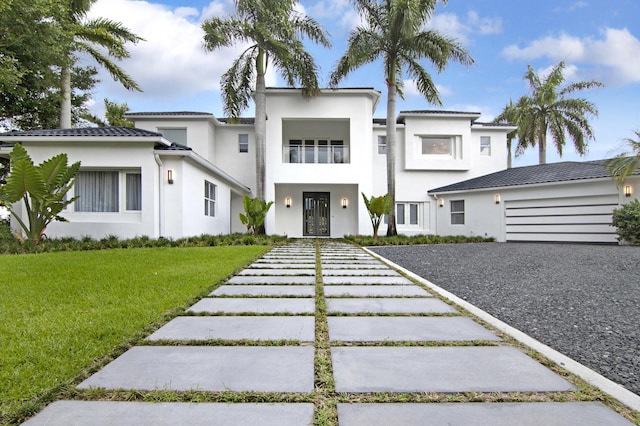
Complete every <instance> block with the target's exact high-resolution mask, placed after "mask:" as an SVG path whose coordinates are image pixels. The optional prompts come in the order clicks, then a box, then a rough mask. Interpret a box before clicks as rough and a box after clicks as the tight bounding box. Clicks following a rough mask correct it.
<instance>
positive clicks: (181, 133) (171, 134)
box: [158, 127, 187, 146]
mask: <svg viewBox="0 0 640 426" xmlns="http://www.w3.org/2000/svg"><path fill="white" fill-rule="evenodd" d="M158 133H161V134H162V136H163V137H164V138H165V139H166V140H168V141H170V142H174V143H177V144H180V145H185V146H186V145H187V129H186V128H184V127H183V128H175V129H170V128H161V127H159V128H158Z"/></svg>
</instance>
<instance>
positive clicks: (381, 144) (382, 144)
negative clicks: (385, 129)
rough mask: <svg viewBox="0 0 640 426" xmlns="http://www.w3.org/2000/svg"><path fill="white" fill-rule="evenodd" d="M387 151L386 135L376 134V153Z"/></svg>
mask: <svg viewBox="0 0 640 426" xmlns="http://www.w3.org/2000/svg"><path fill="white" fill-rule="evenodd" d="M386 153H387V136H386V135H385V136H378V154H386Z"/></svg>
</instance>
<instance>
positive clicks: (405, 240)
mask: <svg viewBox="0 0 640 426" xmlns="http://www.w3.org/2000/svg"><path fill="white" fill-rule="evenodd" d="M344 238H345V240H347V241H350V242H352V243H355V244H358V245H361V246H403V245H416V244H454V243H489V242H494V241H495V238H484V237H465V236H463V235H425V234H421V235H412V236H406V235H395V236H393V237H378V238H374V237H373V236H370V235H349V236H345V237H344Z"/></svg>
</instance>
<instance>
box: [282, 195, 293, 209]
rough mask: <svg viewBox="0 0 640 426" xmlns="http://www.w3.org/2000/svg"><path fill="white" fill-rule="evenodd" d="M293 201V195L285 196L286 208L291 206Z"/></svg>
mask: <svg viewBox="0 0 640 426" xmlns="http://www.w3.org/2000/svg"><path fill="white" fill-rule="evenodd" d="M292 201H293V200H292V199H291V197H287V198H285V199H284V205H285V207H286V208H290V207H291V203H292Z"/></svg>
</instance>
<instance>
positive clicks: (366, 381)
mask: <svg viewBox="0 0 640 426" xmlns="http://www.w3.org/2000/svg"><path fill="white" fill-rule="evenodd" d="M318 254H319V264H318V265H316V258H317V255H318ZM316 267H317V268H318V269H316ZM317 270H318V271H322V273H321V274H320V275H319V276H317V274H316V271H317ZM193 314H198V315H195V316H194V315H193ZM327 331H328V332H327ZM147 342H148V345H144V344H142V345H140V346H136V347H134V348H131V349H130V350H129V351H127V352H125V353H124V354H123V355H121V356H120V357H119V358H117V359H116V360H114V361H113V362H111V363H110V364H108V365H107V366H105V367H104V368H103V369H102V370H100V371H98V372H97V373H95V374H94V375H93V376H91V377H89V378H88V379H87V380H85V381H84V382H82V383H81V384H79V385H78V388H79V389H81V390H83V389H92V388H104V389H106V390H107V392H108V391H116V390H118V389H125V390H133V391H137V392H141V393H144V392H153V391H173V392H177V395H179V394H180V393H182V392H185V391H190V392H193V391H196V392H203V393H204V394H206V395H210V396H211V397H212V398H213V399H215V400H220V401H244V402H233V403H211V402H199V403H184V402H179V401H180V399H179V398H176V402H161V403H148V402H116V401H58V402H54V403H53V404H51V405H49V406H48V407H47V408H45V409H44V410H43V411H42V412H41V413H39V414H38V415H36V416H35V417H33V418H32V419H30V420H29V421H28V422H27V424H30V425H40V424H42V425H44V424H47V425H69V424H83V425H84V424H93V425H111V424H114V425H115V424H118V425H127V424H130V425H136V426H139V425H158V424H189V425H198V424H215V425H236V424H247V425H249V424H251V425H253V424H261V425H309V424H314V423H315V424H328V425H335V424H339V425H343V426H355V425H422V424H425V423H427V422H429V423H430V424H454V425H486V424H492V425H511V424H530V425H534V424H535V425H537V424H545V425H554V424H556V425H572V424H575V425H578V424H579V425H590V424H594V425H595V424H607V425H630V424H631V422H629V421H628V420H626V419H625V418H624V417H622V416H620V415H619V414H617V413H616V412H614V411H613V410H611V409H609V408H608V407H606V406H605V405H603V404H601V403H599V402H593V401H586V402H553V400H554V398H556V400H571V399H573V396H574V391H575V390H576V386H575V385H574V384H572V383H570V382H569V381H567V380H566V379H564V378H562V377H561V376H559V375H558V374H556V373H554V372H553V371H552V370H550V369H548V368H547V367H545V366H543V365H542V364H540V363H539V362H537V361H536V360H534V359H533V358H531V357H529V356H528V355H527V354H525V353H524V352H523V351H522V350H520V349H518V348H516V347H514V346H513V345H511V344H509V343H506V342H504V341H503V340H502V339H501V338H500V337H499V336H497V335H496V334H495V333H493V332H492V331H491V330H488V329H487V328H485V327H483V326H481V325H480V324H479V323H477V322H476V321H474V320H473V319H472V318H470V317H468V316H465V315H464V314H462V313H461V311H460V310H459V309H458V308H457V307H455V306H452V305H449V304H447V303H445V302H444V301H442V300H440V299H438V298H436V297H434V295H433V294H431V293H430V292H428V291H426V290H425V289H424V288H422V287H420V286H418V285H417V284H415V283H414V282H413V281H411V280H409V279H407V278H406V277H404V276H403V275H401V274H399V273H398V272H397V271H395V270H393V269H391V268H389V267H388V266H386V265H385V264H384V263H382V262H380V261H379V260H377V259H375V258H373V257H372V256H370V255H369V254H367V253H366V252H364V251H363V250H361V249H359V248H357V247H353V246H350V245H347V244H342V243H335V242H331V241H322V242H320V250H319V253H316V242H315V241H312V240H302V241H296V242H293V243H290V244H288V245H286V246H283V247H277V248H274V249H273V250H271V251H270V252H269V253H267V254H265V255H264V256H263V257H262V258H261V259H259V260H257V261H256V262H254V263H253V264H252V265H249V266H248V267H247V268H246V269H245V270H243V271H242V272H240V273H239V274H238V275H236V276H234V277H232V278H231V279H229V280H228V281H227V282H226V283H225V285H223V286H220V287H219V288H218V289H216V290H215V291H213V292H212V293H211V294H210V295H209V297H207V298H204V299H202V300H200V301H199V302H197V303H196V304H194V305H193V306H192V307H191V308H190V309H189V310H188V311H187V313H186V314H185V316H180V317H177V318H175V319H173V320H172V321H170V322H168V323H167V324H166V325H165V326H163V327H161V328H160V329H159V330H157V331H156V332H155V333H153V334H151V335H150V336H149V337H148V338H147ZM199 342H202V343H199ZM236 342H237V343H236ZM234 343H236V344H234ZM165 344H166V345H165ZM407 345H408V346H407ZM327 375H329V378H327ZM510 392H525V394H523V396H522V398H523V399H524V400H525V401H527V400H530V401H546V402H518V401H517V400H516V401H513V400H512V401H511V402H483V403H479V402H474V403H465V402H455V403H441V402H440V403H439V402H431V403H428V402H419V403H418V402H416V401H428V399H425V398H424V396H425V395H427V394H429V395H434V399H433V400H436V401H438V400H442V399H445V398H442V396H444V395H448V396H450V397H451V398H453V399H452V400H455V398H459V399H458V400H463V398H462V396H463V395H466V394H468V393H474V394H475V395H480V400H483V399H482V395H486V400H487V401H488V400H492V399H495V398H490V397H489V396H491V395H493V396H495V395H496V394H498V395H502V397H500V398H497V399H498V400H507V401H508V400H509V398H512V399H513V398H516V399H517V398H518V396H517V395H515V396H514V395H512V394H510ZM394 395H396V396H394ZM438 395H440V396H441V398H437V396H438ZM510 395H511V396H510ZM558 395H559V396H558ZM394 398H398V399H397V400H395V399H394ZM421 398H422V399H421ZM527 398H529V399H527ZM205 400H206V398H205ZM327 400H334V401H335V402H337V404H335V406H334V407H337V408H333V409H332V408H331V406H332V404H329V408H327V404H326V403H325V401H327ZM246 401H259V402H253V403H247V402H246ZM389 401H392V402H393V401H395V403H388V402H389ZM406 401H412V402H411V403H407V402H406Z"/></svg>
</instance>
